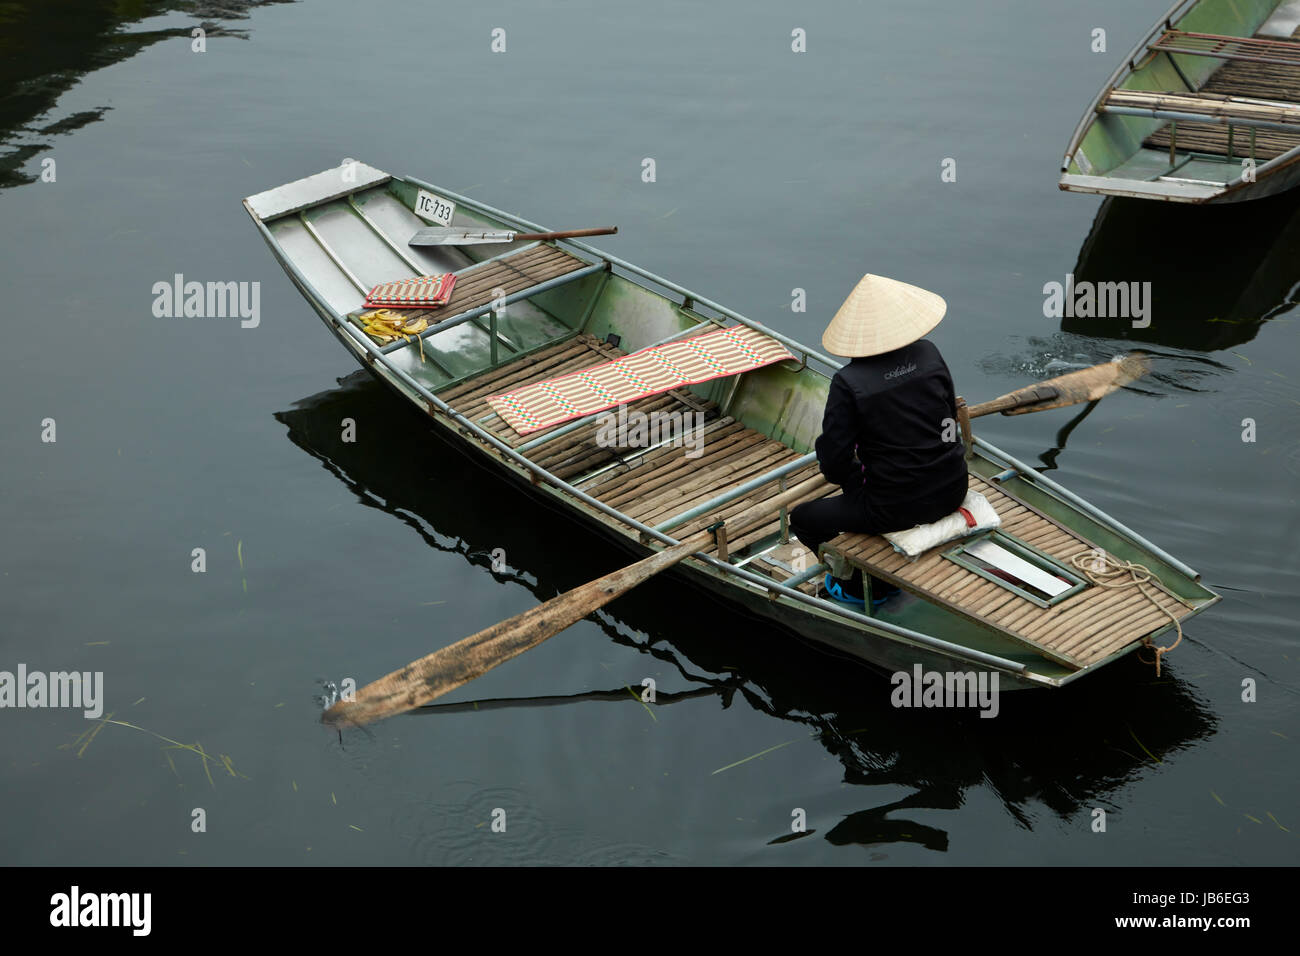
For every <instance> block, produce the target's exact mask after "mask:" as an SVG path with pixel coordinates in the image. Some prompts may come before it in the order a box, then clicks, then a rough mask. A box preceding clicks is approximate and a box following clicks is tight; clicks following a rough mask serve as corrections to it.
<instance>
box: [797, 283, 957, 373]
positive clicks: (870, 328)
mask: <svg viewBox="0 0 1300 956" xmlns="http://www.w3.org/2000/svg"><path fill="white" fill-rule="evenodd" d="M947 311H948V303H946V302H944V301H943V299H942V298H941V297H940V296H937V295H935V294H934V293H933V292H927V291H925V290H924V289H920V288H917V287H916V286H914V285H908V284H907V283H906V282H899V281H898V280H897V279H886V278H884V277H883V276H874V275H865V276H863V277H862V281H861V282H859V283H858V284H857V286H855V287H854V289H853V292H852V293H850V294H849V297H848V298H847V299H845V300H844V304H843V305H842V306H840V310H839V311H838V312H836V313H835V318H833V319H831V324H830V325H828V326H826V331H825V332H823V333H822V346H823V347H824V348H825V349H826V351H828V352H830V353H832V354H834V355H843V356H846V357H848V358H860V357H862V356H866V355H881V354H883V353H885V352H892V351H893V350H894V349H898V348H902V347H903V346H904V345H909V344H911V343H912V342H915V341H916V340H917V339H919V338H921V336H923V335H925V334H926V333H927V332H929V331H930V330H931V329H932V328H934V327H935V326H936V325H938V324H939V320H940V319H942V318H943V314H944V313H945V312H947Z"/></svg>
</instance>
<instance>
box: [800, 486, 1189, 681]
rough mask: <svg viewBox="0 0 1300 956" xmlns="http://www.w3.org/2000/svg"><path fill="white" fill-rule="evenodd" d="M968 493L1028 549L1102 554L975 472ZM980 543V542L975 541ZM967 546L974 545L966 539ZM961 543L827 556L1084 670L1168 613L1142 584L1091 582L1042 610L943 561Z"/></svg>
mask: <svg viewBox="0 0 1300 956" xmlns="http://www.w3.org/2000/svg"><path fill="white" fill-rule="evenodd" d="M970 487H971V490H973V491H978V492H979V493H980V494H982V495H984V497H985V498H987V499H988V501H989V503H990V504H991V505H993V507H994V508H995V509H996V510H997V512H998V517H1000V518H1001V519H1002V526H1001V527H1000V528H999V529H998V533H999V534H1000V535H1002V536H1004V537H1006V538H1008V539H1010V540H1011V542H1012V543H1013V544H1019V543H1022V544H1026V545H1029V546H1030V547H1031V548H1033V549H1036V550H1037V551H1039V552H1042V553H1044V554H1046V555H1048V556H1049V557H1051V558H1053V559H1055V561H1056V562H1059V563H1060V564H1061V565H1063V566H1064V567H1065V568H1066V569H1067V570H1075V566H1074V565H1072V563H1071V559H1072V558H1074V557H1075V556H1076V555H1081V554H1082V555H1096V554H1102V553H1104V550H1103V549H1101V548H1098V547H1097V546H1096V545H1095V544H1093V543H1092V542H1090V541H1088V540H1087V539H1085V538H1083V537H1082V536H1080V535H1079V534H1077V533H1075V532H1073V531H1071V530H1069V529H1068V528H1066V527H1065V526H1064V525H1062V524H1060V523H1059V522H1057V521H1055V520H1053V519H1052V518H1049V517H1048V516H1047V515H1045V514H1043V513H1042V512H1041V511H1038V510H1037V509H1036V508H1033V507H1031V506H1030V505H1028V504H1026V503H1025V502H1024V501H1021V500H1020V499H1018V498H1015V497H1013V496H1012V495H1010V494H1008V493H1007V492H1006V491H1005V490H1004V489H1002V488H999V487H997V486H996V485H995V484H993V483H990V482H988V481H985V480H983V479H982V478H979V477H977V476H976V475H974V474H972V475H971V476H970ZM977 537H978V536H977ZM967 540H968V541H970V540H974V539H967ZM961 543H962V542H960V541H957V542H952V541H950V542H948V543H947V544H943V545H939V546H938V547H936V548H932V549H931V550H929V551H927V552H926V553H925V554H923V555H921V556H920V557H918V558H916V559H909V558H907V557H905V556H904V555H902V554H899V553H898V552H897V551H895V550H894V548H893V546H892V545H891V544H890V543H889V542H888V541H886V540H885V539H884V538H883V537H881V536H880V535H867V534H842V535H840V536H839V537H837V538H834V539H833V540H831V541H829V542H827V544H826V546H825V549H824V550H825V552H826V553H828V554H833V555H838V556H840V557H842V558H844V559H845V560H846V561H848V562H849V564H851V565H853V566H854V567H858V568H861V569H863V570H864V571H866V572H868V573H870V574H873V575H875V576H876V577H878V578H881V579H883V580H886V581H889V582H891V583H893V584H896V585H897V586H899V587H900V588H902V589H903V590H904V591H907V592H909V593H911V594H915V595H917V596H918V597H921V598H924V599H926V600H929V601H932V602H935V603H938V604H942V605H945V606H947V607H948V608H949V609H950V610H952V611H953V612H955V613H957V614H960V615H962V616H963V617H965V618H967V619H968V620H971V621H974V622H975V623H977V624H982V625H986V626H988V627H991V628H994V629H996V630H998V631H999V632H1001V633H1003V634H1005V635H1006V636H1008V637H1011V638H1012V639H1014V640H1017V641H1020V642H1022V643H1024V644H1027V645H1029V646H1031V647H1033V648H1034V649H1035V650H1036V651H1038V652H1039V653H1040V654H1043V655H1045V656H1047V657H1049V658H1050V659H1052V660H1054V661H1057V662H1059V663H1061V664H1064V665H1066V666H1067V667H1071V668H1076V669H1077V668H1083V667H1087V666H1088V665H1089V664H1094V663H1096V662H1097V661H1100V660H1103V659H1105V658H1107V657H1109V656H1111V655H1112V654H1114V653H1116V652H1118V651H1120V650H1122V649H1124V648H1126V647H1128V645H1130V644H1132V643H1133V642H1134V641H1136V640H1137V639H1139V638H1140V637H1142V636H1143V635H1145V634H1149V633H1151V631H1152V629H1153V628H1156V627H1158V626H1159V625H1160V624H1161V623H1162V622H1164V623H1169V621H1170V619H1169V614H1166V613H1165V612H1164V611H1162V610H1160V608H1158V607H1156V605H1155V604H1154V603H1152V601H1151V600H1150V599H1149V598H1148V597H1147V596H1146V595H1145V594H1144V593H1143V591H1142V589H1140V588H1138V587H1136V586H1130V587H1103V586H1101V585H1099V584H1096V583H1093V582H1091V581H1089V580H1087V578H1086V576H1084V575H1083V572H1078V573H1079V575H1080V577H1081V578H1082V579H1083V586H1082V587H1080V588H1078V589H1077V590H1076V591H1075V593H1073V594H1069V596H1067V597H1065V599H1064V600H1062V601H1060V602H1059V603H1055V604H1052V605H1050V606H1047V607H1044V606H1042V605H1041V604H1040V603H1037V602H1035V601H1032V600H1029V599H1027V598H1025V597H1023V596H1021V595H1020V594H1017V593H1016V592H1015V591H1012V590H1010V589H1009V588H1007V587H1006V586H1005V585H1004V584H1002V583H999V582H998V581H996V580H992V579H990V578H989V577H986V576H984V575H981V574H977V573H975V572H974V571H972V570H970V569H969V568H968V567H965V566H963V565H961V564H958V563H957V562H956V561H952V560H949V559H947V558H946V557H945V555H946V554H947V553H949V552H951V551H952V550H953V549H954V548H955V547H957V546H958V545H960V544H961ZM1146 587H1147V588H1148V589H1149V590H1150V591H1151V592H1152V593H1153V594H1154V596H1155V597H1156V599H1157V600H1158V601H1159V602H1160V605H1161V606H1162V607H1164V608H1167V609H1168V611H1169V613H1170V614H1173V615H1174V616H1175V617H1177V618H1178V619H1180V620H1181V619H1182V618H1184V617H1187V616H1188V615H1190V614H1191V613H1192V612H1193V610H1194V609H1193V608H1192V607H1191V606H1190V605H1188V604H1186V603H1184V602H1183V601H1181V600H1180V599H1179V598H1177V597H1176V596H1175V595H1173V594H1172V593H1170V592H1169V591H1168V590H1167V589H1166V588H1164V587H1163V586H1161V585H1160V584H1158V583H1157V582H1156V581H1154V580H1152V581H1151V582H1150V583H1149V584H1147V585H1146Z"/></svg>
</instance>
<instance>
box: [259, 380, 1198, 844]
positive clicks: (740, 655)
mask: <svg viewBox="0 0 1300 956" xmlns="http://www.w3.org/2000/svg"><path fill="white" fill-rule="evenodd" d="M276 418H277V419H278V420H279V421H280V422H282V423H283V424H284V425H285V426H287V428H288V430H289V438H290V440H291V441H292V442H293V443H294V444H295V445H297V446H298V447H300V448H302V449H303V450H304V451H306V452H307V453H308V454H310V455H311V456H312V457H314V458H315V459H317V460H318V461H319V462H320V463H321V464H322V465H323V466H324V467H325V468H326V469H327V470H328V471H329V472H330V473H331V474H333V475H334V476H335V477H337V478H338V479H339V480H340V481H341V482H343V483H344V484H345V485H346V486H347V487H348V488H349V489H351V491H352V492H353V493H354V494H355V495H356V496H357V500H358V501H359V502H360V503H361V504H363V505H365V506H366V507H370V508H375V509H378V510H380V511H383V512H385V513H387V514H390V515H392V516H393V517H395V518H397V519H399V520H401V521H402V522H404V523H405V524H407V525H409V526H410V527H411V528H412V529H413V530H414V531H416V532H417V533H418V534H420V535H421V536H422V537H423V538H424V540H426V541H427V542H428V543H429V544H430V545H432V546H433V547H435V548H438V549H440V550H443V551H446V552H451V553H458V554H461V555H463V556H464V558H465V560H466V561H468V562H470V563H471V564H474V565H477V566H479V567H481V568H483V571H484V574H492V575H493V576H494V577H496V578H497V579H498V580H501V581H512V582H514V583H518V584H520V585H522V586H524V587H526V588H528V589H529V590H530V591H531V592H532V593H533V594H534V595H536V597H537V598H538V600H544V599H546V598H548V597H551V596H553V595H554V594H556V593H557V592H559V591H562V590H565V589H568V588H570V587H572V586H574V585H576V584H578V583H581V582H583V581H586V580H589V579H590V578H592V577H595V576H596V575H598V574H599V573H601V572H602V571H603V570H605V569H607V568H608V567H609V566H610V565H611V564H613V563H615V562H616V561H617V559H618V558H619V557H620V556H621V553H620V552H619V551H617V550H616V549H615V548H614V547H613V546H612V545H609V544H607V543H606V542H605V541H604V539H602V538H600V537H598V536H597V535H596V534H594V533H591V532H586V531H582V530H578V529H575V528H574V526H573V523H572V522H571V521H570V520H569V519H568V518H567V517H565V516H564V515H563V514H562V513H559V512H553V511H548V510H545V509H539V510H538V511H537V512H536V513H535V514H533V515H532V517H531V518H530V521H529V523H528V525H527V526H524V525H521V524H520V523H519V522H518V521H516V520H514V519H513V518H512V516H511V515H510V514H509V513H508V512H504V511H503V510H502V509H501V508H500V507H499V504H500V501H501V500H502V499H503V498H507V497H508V496H509V495H510V493H511V489H512V486H511V485H510V484H509V483H508V482H507V481H506V479H504V478H502V477H501V476H499V475H498V474H496V473H495V472H492V471H490V470H488V469H486V468H484V467H482V466H481V465H479V464H477V463H476V462H474V461H473V460H472V459H470V458H469V457H468V456H466V455H464V454H463V453H462V452H461V451H460V450H459V449H458V447H457V446H455V445H453V444H451V443H449V442H447V441H446V440H445V439H443V438H442V437H441V436H440V435H439V434H438V432H437V431H435V429H434V428H433V427H432V426H431V425H430V423H429V421H428V420H427V419H426V418H424V417H423V416H421V415H419V414H418V413H416V412H414V411H409V410H408V409H407V408H406V405H405V403H404V402H402V401H401V400H399V399H398V398H396V397H395V396H393V395H391V394H390V393H389V392H388V391H387V390H386V389H385V388H384V387H383V386H382V385H380V384H379V383H377V382H373V381H371V380H370V379H369V378H367V377H366V376H365V374H364V373H357V374H355V375H353V376H350V377H349V378H348V379H345V380H344V382H343V387H341V388H337V389H333V390H331V391H327V392H323V393H320V394H318V395H314V396H312V397H310V398H308V399H304V400H303V401H300V402H298V403H296V404H295V406H294V408H293V409H291V410H289V411H285V412H280V413H279V414H277V415H276ZM344 418H352V419H354V420H355V421H356V423H357V430H358V433H364V434H365V435H366V441H365V442H364V443H358V442H347V441H344V440H343V436H342V433H341V431H340V428H339V422H340V421H341V420H342V419H344ZM575 534H576V535H579V536H581V538H582V541H581V543H580V546H578V544H579V543H578V542H575V546H574V547H571V548H569V549H567V550H566V555H567V557H566V560H565V561H563V562H558V561H555V560H554V549H553V546H552V544H551V543H550V542H553V541H555V540H557V539H559V538H565V539H572V538H573V537H574V535H575ZM498 547H500V548H503V549H504V551H505V553H506V554H507V555H508V561H507V564H508V565H509V567H508V569H505V570H499V571H494V570H493V561H492V552H493V551H494V550H495V549H497V548H498ZM683 584H684V582H671V583H670V582H667V581H661V582H651V583H649V584H647V585H646V586H645V587H643V588H639V589H636V590H634V591H632V592H630V593H629V594H627V595H624V596H623V597H621V598H619V600H618V602H617V604H614V605H611V606H610V608H608V609H607V611H605V612H601V613H600V614H598V615H597V617H596V618H595V621H596V623H597V624H598V626H600V627H601V628H602V630H603V631H604V633H605V634H606V635H607V637H608V638H609V639H610V640H611V641H612V642H614V643H616V644H619V645H621V646H624V647H630V648H635V649H636V650H637V651H638V652H640V653H642V654H645V655H647V656H649V657H653V658H655V659H656V660H658V661H662V662H664V663H665V664H666V665H667V666H669V667H670V668H672V669H674V670H675V671H676V672H677V673H678V674H679V675H680V676H681V678H682V683H681V685H679V686H681V687H685V688H686V689H685V690H676V689H674V688H671V687H667V686H664V687H661V688H660V690H659V692H658V698H657V704H658V705H660V706H663V705H671V704H673V703H675V702H677V701H680V700H687V699H695V698H700V697H709V696H716V697H717V700H718V706H719V707H720V708H727V707H731V706H736V705H737V704H739V703H741V702H743V703H744V704H747V705H748V706H749V707H751V708H753V709H754V710H756V711H759V712H762V713H765V714H768V715H770V716H772V717H775V718H777V719H779V720H781V721H784V722H788V723H790V724H795V725H798V726H799V727H800V728H801V729H802V730H803V731H804V732H806V733H807V734H808V742H809V743H813V742H815V743H816V744H817V745H818V746H820V747H823V748H825V750H826V751H827V752H828V753H830V754H831V755H832V756H834V757H835V758H836V759H837V760H839V761H840V763H841V764H842V766H843V768H844V781H845V782H846V783H849V784H854V785H862V786H871V787H877V786H882V785H891V784H892V785H895V786H897V787H904V788H907V789H908V790H910V791H911V792H910V793H908V794H906V795H904V796H901V797H900V796H899V795H898V794H897V792H894V793H891V794H890V796H889V797H888V799H884V800H882V801H881V802H879V803H878V804H870V805H868V806H865V807H863V808H862V809H861V810H858V811H855V812H853V813H850V814H848V815H847V816H845V817H844V818H843V819H841V820H839V821H838V822H837V823H836V824H834V825H833V826H831V827H830V828H829V829H824V830H821V831H819V832H818V833H817V834H816V835H817V836H819V837H821V838H824V839H826V840H827V841H829V842H831V843H833V844H836V845H842V844H858V845H862V846H869V847H876V848H879V847H881V846H884V845H887V844H891V843H911V844H918V845H921V846H924V847H927V848H929V849H932V850H935V851H945V850H946V849H947V846H948V835H947V832H946V831H944V830H943V829H941V828H939V827H938V826H936V820H935V817H934V815H933V814H929V813H923V814H921V816H923V817H924V818H925V820H926V822H925V823H921V822H919V821H918V820H917V819H915V818H912V817H911V814H912V813H914V812H916V811H925V810H953V809H956V808H958V807H960V806H961V805H962V804H963V802H964V801H965V799H966V797H965V794H966V792H967V791H968V790H970V789H972V788H975V787H979V786H980V785H981V784H987V785H988V786H989V787H990V788H991V789H992V791H993V792H994V793H995V794H996V796H997V798H998V799H999V800H1000V801H1001V802H1002V804H1003V805H1004V807H1005V808H1006V809H1007V811H1008V813H1010V814H1011V815H1012V816H1013V817H1014V818H1015V819H1016V820H1017V821H1018V822H1019V824H1020V825H1021V826H1023V827H1024V828H1026V829H1029V830H1032V829H1034V828H1035V827H1036V826H1037V823H1036V817H1037V816H1038V815H1039V814H1040V809H1038V808H1046V809H1047V810H1048V811H1050V812H1051V814H1053V815H1054V816H1055V817H1056V818H1059V819H1068V818H1071V817H1074V816H1076V815H1078V814H1080V813H1084V812H1086V811H1087V809H1088V808H1090V807H1093V806H1095V805H1096V804H1097V802H1098V801H1103V800H1105V798H1106V797H1107V795H1108V794H1111V793H1113V792H1114V791H1115V790H1117V789H1118V788H1120V787H1122V786H1125V785H1127V784H1129V783H1131V782H1132V781H1133V779H1134V778H1135V777H1137V776H1139V775H1140V774H1141V772H1142V770H1143V769H1144V767H1145V766H1147V765H1154V760H1153V756H1154V757H1159V758H1160V759H1167V758H1168V756H1169V755H1170V754H1171V753H1174V752H1176V751H1179V750H1181V749H1183V748H1185V747H1188V746H1190V745H1191V744H1192V743H1193V742H1195V741H1197V740H1199V739H1201V738H1204V737H1207V736H1208V735H1209V734H1211V733H1212V732H1213V731H1214V727H1215V720H1214V718H1213V716H1212V715H1211V714H1210V713H1209V712H1207V711H1206V710H1205V709H1204V708H1203V707H1201V706H1200V704H1199V703H1198V702H1197V701H1196V700H1195V699H1194V698H1193V696H1192V695H1191V694H1190V693H1189V692H1188V690H1187V689H1186V687H1185V686H1184V685H1183V684H1182V682H1181V681H1179V680H1178V678H1177V676H1176V675H1170V674H1169V673H1166V675H1165V676H1164V677H1162V678H1160V679H1158V680H1157V679H1154V678H1153V677H1152V675H1151V671H1150V668H1148V667H1145V666H1144V665H1142V664H1140V663H1139V662H1138V661H1137V660H1136V659H1135V658H1132V657H1130V658H1128V659H1127V660H1125V661H1120V662H1117V664H1116V665H1115V666H1113V667H1110V668H1107V669H1106V670H1105V671H1104V672H1102V673H1099V674H1097V675H1096V677H1095V680H1094V681H1093V682H1091V683H1090V685H1089V686H1087V687H1076V688H1074V689H1073V691H1072V692H1071V693H1072V694H1074V695H1076V696H1074V697H1073V698H1072V699H1070V700H1060V699H1056V698H1057V695H1037V694H1030V695H1022V694H1014V695H1010V696H1008V697H1006V698H1004V699H1003V701H1002V708H1003V712H1004V715H1006V716H1007V717H1010V718H1011V719H998V720H984V719H980V718H979V717H977V716H976V714H975V713H974V712H968V713H960V714H959V713H954V712H953V711H952V710H940V711H934V710H908V711H900V710H895V709H894V708H892V707H891V706H890V703H889V696H888V688H887V686H886V685H884V684H879V685H878V686H880V688H881V692H880V693H877V694H864V693H863V673H864V672H863V671H862V670H860V669H859V667H856V666H846V662H845V661H844V660H843V659H841V658H838V657H834V656H831V655H828V654H827V653H826V652H825V651H822V650H819V649H815V646H814V645H811V644H808V643H804V642H792V641H791V640H790V634H789V633H787V632H785V631H783V630H779V629H777V628H775V627H773V626H771V625H770V624H768V623H766V622H765V621H762V620H759V619H757V618H752V617H746V618H743V619H740V624H741V626H737V625H738V614H739V613H740V612H738V611H737V610H736V609H735V608H733V607H730V606H724V605H722V604H720V603H718V602H716V601H715V600H713V599H712V598H711V597H710V595H709V592H706V591H703V590H698V591H697V592H696V593H695V594H693V595H692V596H691V608H692V610H691V619H692V622H693V626H692V627H691V628H683V627H681V617H680V613H679V611H680V604H681V595H680V593H679V592H678V591H677V590H676V589H677V588H679V587H681V586H683ZM685 586H690V585H685ZM607 612H608V613H607ZM1175 666H1176V665H1175ZM544 690H550V691H553V692H552V693H549V694H541V695H539V696H537V697H529V698H520V699H513V700H509V699H507V700H501V699H498V700H492V701H482V702H473V701H458V702H455V703H449V704H436V705H433V706H430V707H426V708H422V709H421V710H419V711H417V712H416V713H418V714H421V715H424V716H427V717H431V718H434V719H436V717H437V715H439V714H445V713H449V712H459V713H464V712H465V711H467V710H469V711H476V710H489V709H500V708H509V707H517V708H533V707H543V706H569V705H576V704H578V703H582V702H593V701H595V702H603V703H601V706H617V705H618V703H620V702H621V703H623V704H625V705H628V706H633V707H639V706H640V704H639V703H638V701H637V700H636V699H635V698H634V697H633V696H632V695H630V694H629V693H628V691H627V689H626V688H625V687H622V686H611V687H609V688H604V689H601V690H597V691H594V692H586V693H578V694H572V695H568V694H565V693H564V690H565V689H564V688H546V689H544ZM1079 695H1082V696H1079ZM1093 695H1096V696H1095V697H1094V696H1093ZM1116 699H1123V700H1124V701H1125V705H1124V707H1123V708H1116V707H1113V706H1110V705H1109V704H1107V703H1106V702H1107V701H1113V700H1116ZM1010 711H1014V715H1012V714H1011V713H1008V712H1010ZM1044 727H1051V735H1050V740H1049V739H1047V738H1045V737H1044V732H1043V728H1044ZM791 736H793V735H791ZM955 740H959V741H960V744H959V745H954V741H955ZM1147 752H1149V754H1150V755H1148V753H1147ZM738 756H739V755H738ZM809 826H810V827H811V828H816V824H815V821H810V823H809ZM807 835H808V836H812V835H814V834H812V833H809V834H807ZM789 839H791V835H789V834H786V835H784V836H783V835H782V834H780V833H776V834H773V841H772V842H774V843H776V842H786V841H788V840H789Z"/></svg>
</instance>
